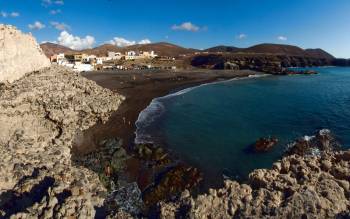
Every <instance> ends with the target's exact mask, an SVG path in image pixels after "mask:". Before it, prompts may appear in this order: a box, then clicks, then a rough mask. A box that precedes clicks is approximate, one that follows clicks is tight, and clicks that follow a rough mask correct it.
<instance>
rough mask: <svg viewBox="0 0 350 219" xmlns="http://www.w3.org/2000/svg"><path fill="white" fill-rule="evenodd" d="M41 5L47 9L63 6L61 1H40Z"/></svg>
mask: <svg viewBox="0 0 350 219" xmlns="http://www.w3.org/2000/svg"><path fill="white" fill-rule="evenodd" d="M41 4H42V5H43V6H45V7H48V6H50V5H53V4H56V5H64V1H63V0H55V1H53V0H41Z"/></svg>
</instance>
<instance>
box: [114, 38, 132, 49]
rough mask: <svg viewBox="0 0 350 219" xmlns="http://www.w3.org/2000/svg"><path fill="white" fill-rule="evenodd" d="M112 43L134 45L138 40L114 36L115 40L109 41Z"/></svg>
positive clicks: (122, 45) (120, 45)
mask: <svg viewBox="0 0 350 219" xmlns="http://www.w3.org/2000/svg"><path fill="white" fill-rule="evenodd" d="M109 43H110V44H113V45H116V46H118V47H125V46H132V45H135V44H136V41H129V40H127V39H124V38H122V37H114V38H113V40H110V41H109Z"/></svg>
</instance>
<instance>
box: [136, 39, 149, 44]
mask: <svg viewBox="0 0 350 219" xmlns="http://www.w3.org/2000/svg"><path fill="white" fill-rule="evenodd" d="M150 43H151V41H150V40H149V39H143V40H141V41H140V42H139V43H138V44H150Z"/></svg>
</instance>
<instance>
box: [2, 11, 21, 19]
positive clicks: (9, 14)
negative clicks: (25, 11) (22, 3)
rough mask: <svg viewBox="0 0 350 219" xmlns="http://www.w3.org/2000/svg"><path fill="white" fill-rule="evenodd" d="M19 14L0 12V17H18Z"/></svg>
mask: <svg viewBox="0 0 350 219" xmlns="http://www.w3.org/2000/svg"><path fill="white" fill-rule="evenodd" d="M19 15H20V14H19V13H18V12H11V13H7V12H5V11H1V12H0V17H3V18H7V17H19Z"/></svg>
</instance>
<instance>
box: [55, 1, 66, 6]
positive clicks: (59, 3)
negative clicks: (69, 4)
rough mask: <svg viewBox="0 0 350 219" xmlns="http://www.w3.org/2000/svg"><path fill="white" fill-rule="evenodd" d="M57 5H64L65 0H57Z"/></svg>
mask: <svg viewBox="0 0 350 219" xmlns="http://www.w3.org/2000/svg"><path fill="white" fill-rule="evenodd" d="M55 4H56V5H64V1H63V0H59V1H55Z"/></svg>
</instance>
